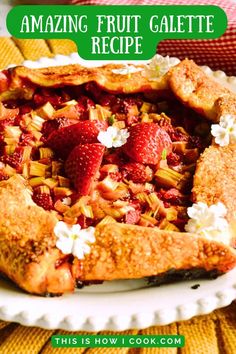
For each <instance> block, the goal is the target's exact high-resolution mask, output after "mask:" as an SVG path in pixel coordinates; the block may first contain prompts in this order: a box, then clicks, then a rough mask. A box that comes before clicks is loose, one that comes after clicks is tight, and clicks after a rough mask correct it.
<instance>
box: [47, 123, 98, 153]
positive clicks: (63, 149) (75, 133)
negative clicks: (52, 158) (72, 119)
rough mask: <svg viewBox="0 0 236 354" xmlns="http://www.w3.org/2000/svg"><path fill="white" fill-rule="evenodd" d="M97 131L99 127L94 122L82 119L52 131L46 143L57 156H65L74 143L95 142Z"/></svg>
mask: <svg viewBox="0 0 236 354" xmlns="http://www.w3.org/2000/svg"><path fill="white" fill-rule="evenodd" d="M98 133H99V128H98V127H97V124H96V122H91V121H82V122H79V123H76V124H73V125H69V126H67V127H64V128H61V129H59V130H55V131H53V132H52V133H51V134H50V135H49V137H48V139H47V141H46V145H47V146H49V147H50V148H51V149H53V150H54V151H55V152H56V153H57V154H58V156H60V157H62V158H66V157H67V156H68V155H69V153H70V152H71V151H72V150H73V149H74V147H75V146H76V145H79V144H91V143H96V142H97V136H98Z"/></svg>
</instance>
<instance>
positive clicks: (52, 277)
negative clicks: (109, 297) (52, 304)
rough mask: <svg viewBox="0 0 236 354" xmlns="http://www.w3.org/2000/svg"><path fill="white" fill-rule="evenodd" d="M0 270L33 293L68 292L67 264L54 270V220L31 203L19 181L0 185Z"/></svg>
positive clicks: (16, 178)
mask: <svg viewBox="0 0 236 354" xmlns="http://www.w3.org/2000/svg"><path fill="white" fill-rule="evenodd" d="M0 210H1V213H0V271H1V272H3V273H4V274H6V275H7V276H8V277H9V278H10V279H12V280H14V281H15V282H16V283H17V284H18V285H19V286H20V287H21V288H23V289H25V290H27V291H29V292H32V293H36V294H43V293H46V292H51V293H63V292H65V291H72V290H73V288H74V280H73V278H72V275H71V272H70V268H69V265H68V264H64V265H63V268H60V267H59V268H57V269H56V268H55V264H56V261H57V260H59V259H60V258H61V257H62V255H61V254H60V252H59V250H57V249H56V248H55V236H54V233H53V229H54V226H55V224H56V222H57V219H56V217H55V216H54V215H53V214H51V213H49V212H46V211H45V210H44V209H42V208H40V207H38V206H37V205H36V204H34V203H33V201H32V199H31V196H30V192H29V190H28V189H27V187H26V186H25V184H24V180H23V178H21V177H20V176H18V175H16V176H14V177H12V178H10V179H9V180H8V181H3V182H1V183H0Z"/></svg>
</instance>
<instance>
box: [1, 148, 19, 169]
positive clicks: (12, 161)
mask: <svg viewBox="0 0 236 354" xmlns="http://www.w3.org/2000/svg"><path fill="white" fill-rule="evenodd" d="M22 158H23V150H22V148H21V147H17V148H16V149H15V151H14V153H13V154H12V155H4V156H2V157H1V161H2V162H4V163H5V164H8V165H10V166H11V167H13V168H15V169H16V170H17V172H20V171H21V164H22Z"/></svg>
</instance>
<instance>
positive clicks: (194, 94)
mask: <svg viewBox="0 0 236 354" xmlns="http://www.w3.org/2000/svg"><path fill="white" fill-rule="evenodd" d="M168 75H169V84H170V89H171V90H172V91H173V93H174V94H175V95H176V97H177V98H178V99H179V100H180V101H181V102H183V103H184V104H185V105H187V106H189V107H191V108H192V109H193V110H195V111H197V112H199V113H200V114H202V115H204V116H205V117H206V118H208V119H210V120H212V121H213V122H217V121H218V120H219V117H220V115H221V114H222V113H223V112H226V111H227V112H229V113H231V111H234V112H235V106H236V95H235V94H233V93H232V92H231V91H229V90H228V89H227V88H225V87H223V86H222V85H220V84H218V83H217V82H216V81H214V80H213V79H211V78H210V77H209V76H207V75H206V74H205V73H204V72H203V70H202V69H201V68H200V67H199V66H198V65H196V64H195V63H194V62H193V61H192V60H187V59H186V60H183V61H182V62H181V63H180V64H178V65H177V66H175V67H173V68H172V69H171V70H170V71H169V74H168Z"/></svg>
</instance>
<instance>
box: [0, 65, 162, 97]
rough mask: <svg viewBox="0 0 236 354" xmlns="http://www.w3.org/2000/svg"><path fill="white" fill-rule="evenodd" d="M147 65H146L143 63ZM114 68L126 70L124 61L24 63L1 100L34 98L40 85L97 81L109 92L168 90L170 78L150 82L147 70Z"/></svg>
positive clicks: (53, 85)
mask: <svg viewBox="0 0 236 354" xmlns="http://www.w3.org/2000/svg"><path fill="white" fill-rule="evenodd" d="M140 67H141V68H144V67H143V66H140ZM114 69H124V66H123V65H120V64H109V65H105V66H103V67H99V68H85V67H83V66H81V65H68V66H59V67H50V68H43V69H29V68H26V67H23V66H19V67H16V68H14V69H11V71H10V85H9V89H8V90H7V91H6V90H3V91H2V92H0V100H2V101H3V100H7V99H10V98H11V99H12V98H14V97H15V98H18V97H20V98H23V97H24V98H26V99H30V98H31V97H32V95H33V93H34V90H35V87H36V86H43V87H65V86H78V85H82V84H84V83H87V82H91V81H94V82H96V83H97V84H98V85H100V86H101V87H102V88H104V89H105V90H107V91H110V92H114V93H135V92H143V91H150V90H157V91H160V92H162V91H167V90H168V82H167V77H166V76H164V77H161V78H160V80H157V81H150V80H148V79H147V78H146V77H145V76H144V75H143V71H138V72H135V73H133V74H128V75H120V74H116V73H114V72H113V70H114Z"/></svg>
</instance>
